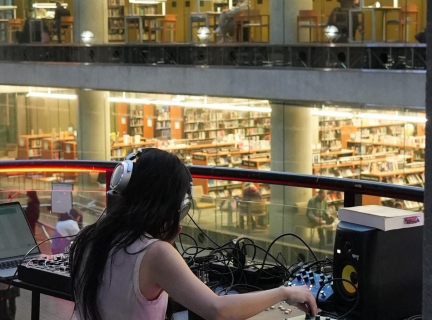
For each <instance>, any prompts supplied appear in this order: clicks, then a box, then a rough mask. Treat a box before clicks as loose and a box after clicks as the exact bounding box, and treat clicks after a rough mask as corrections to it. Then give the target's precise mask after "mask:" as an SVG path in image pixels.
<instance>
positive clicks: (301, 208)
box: [294, 201, 316, 244]
mask: <svg viewBox="0 0 432 320" xmlns="http://www.w3.org/2000/svg"><path fill="white" fill-rule="evenodd" d="M295 205H296V209H297V213H296V216H295V218H294V233H295V234H297V235H299V232H301V230H302V229H303V230H306V231H307V232H309V244H312V241H313V239H314V237H315V229H316V228H314V227H311V225H310V222H309V218H308V217H307V215H306V211H307V205H308V201H304V202H296V203H295ZM300 236H301V235H300Z"/></svg>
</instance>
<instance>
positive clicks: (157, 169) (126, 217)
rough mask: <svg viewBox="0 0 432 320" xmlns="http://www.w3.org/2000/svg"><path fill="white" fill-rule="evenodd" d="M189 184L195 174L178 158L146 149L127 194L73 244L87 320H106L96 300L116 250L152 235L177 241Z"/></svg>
mask: <svg viewBox="0 0 432 320" xmlns="http://www.w3.org/2000/svg"><path fill="white" fill-rule="evenodd" d="M190 185H191V176H190V173H189V171H188V169H187V168H186V167H185V165H184V164H183V163H182V162H181V161H180V160H179V158H178V157H177V156H176V155H174V154H171V153H168V152H166V151H162V150H159V149H155V148H149V149H144V150H143V152H142V154H141V155H140V156H139V158H137V160H136V162H135V163H134V166H133V170H132V176H131V178H130V181H129V183H128V185H127V187H126V188H125V190H124V191H123V192H122V195H121V196H116V197H113V198H109V199H108V206H107V214H106V216H105V217H103V218H102V219H101V220H99V221H98V222H96V223H95V224H93V225H90V226H87V227H85V228H84V229H83V230H82V231H81V232H80V233H79V235H78V236H77V237H76V239H75V242H74V243H73V244H72V247H71V250H70V264H71V282H72V290H73V294H74V297H75V301H77V304H78V305H79V308H78V309H79V310H78V312H80V313H81V314H80V316H81V318H82V319H85V320H101V316H100V312H99V309H98V305H97V296H98V292H99V287H100V285H101V283H102V277H103V273H104V269H105V264H106V263H107V260H108V258H109V255H110V252H111V250H113V251H112V255H114V254H115V253H116V252H118V251H119V250H125V251H126V248H127V247H128V246H130V245H131V244H132V243H134V242H135V241H136V240H137V239H139V238H140V237H143V236H146V235H147V234H148V235H150V236H151V237H153V238H157V239H160V240H164V241H167V240H171V239H173V238H174V237H175V236H176V234H177V230H178V227H179V223H180V221H179V219H180V216H179V209H180V206H181V203H182V202H183V200H184V198H185V195H186V194H187V193H188V192H189V189H190ZM126 252H127V251H126ZM127 253H128V254H137V253H138V252H132V253H131V252H127Z"/></svg>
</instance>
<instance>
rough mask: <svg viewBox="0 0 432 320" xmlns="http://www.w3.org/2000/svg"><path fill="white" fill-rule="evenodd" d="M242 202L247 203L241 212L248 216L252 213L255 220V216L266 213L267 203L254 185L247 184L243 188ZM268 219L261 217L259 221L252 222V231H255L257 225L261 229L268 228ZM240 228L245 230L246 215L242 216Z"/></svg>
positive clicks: (241, 208)
mask: <svg viewBox="0 0 432 320" xmlns="http://www.w3.org/2000/svg"><path fill="white" fill-rule="evenodd" d="M242 201H244V202H246V203H245V205H243V206H241V207H240V210H241V211H242V213H244V214H248V211H250V215H251V216H252V217H251V218H252V219H254V218H253V215H254V214H258V213H262V212H265V211H266V205H267V204H266V202H265V201H264V200H263V198H262V196H261V193H260V192H259V190H258V188H257V187H256V185H254V184H253V183H249V182H247V183H245V185H244V188H243V197H242ZM265 220H266V217H265V216H259V217H258V221H255V220H252V229H255V228H256V226H257V225H259V226H260V227H263V228H265V227H266V221H265ZM240 228H242V229H243V228H244V215H241V216H240Z"/></svg>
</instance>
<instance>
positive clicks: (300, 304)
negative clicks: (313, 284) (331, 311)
mask: <svg viewBox="0 0 432 320" xmlns="http://www.w3.org/2000/svg"><path fill="white" fill-rule="evenodd" d="M287 290H289V291H288V292H289V293H288V296H289V298H288V299H286V300H285V302H286V303H288V304H290V305H293V306H296V307H297V308H299V309H300V310H302V311H304V312H306V313H310V314H311V315H312V316H315V315H316V314H317V313H318V307H317V304H316V301H315V297H314V296H313V295H312V293H311V292H310V290H309V288H308V287H307V286H298V287H290V288H287Z"/></svg>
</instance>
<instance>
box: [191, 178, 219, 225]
mask: <svg viewBox="0 0 432 320" xmlns="http://www.w3.org/2000/svg"><path fill="white" fill-rule="evenodd" d="M211 208H216V205H215V203H214V201H213V199H212V198H210V197H209V196H205V195H204V191H203V187H202V186H201V185H197V186H193V209H196V210H198V220H197V223H199V221H200V218H201V211H202V210H203V209H211Z"/></svg>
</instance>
